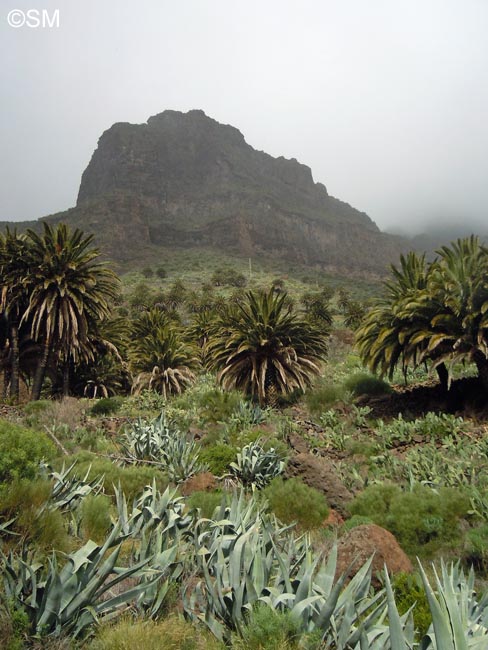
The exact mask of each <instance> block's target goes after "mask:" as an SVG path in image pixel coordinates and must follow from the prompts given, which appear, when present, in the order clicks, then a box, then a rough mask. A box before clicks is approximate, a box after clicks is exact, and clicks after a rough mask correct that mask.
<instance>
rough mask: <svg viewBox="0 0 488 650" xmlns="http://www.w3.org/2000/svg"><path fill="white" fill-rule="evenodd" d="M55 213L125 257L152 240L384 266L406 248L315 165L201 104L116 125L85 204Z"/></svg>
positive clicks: (365, 267)
mask: <svg viewBox="0 0 488 650" xmlns="http://www.w3.org/2000/svg"><path fill="white" fill-rule="evenodd" d="M50 219H53V220H56V221H60V220H66V221H68V222H69V223H72V224H73V225H76V226H79V227H82V228H83V229H84V230H86V231H93V232H96V234H97V240H98V243H99V245H101V246H102V248H103V249H104V250H105V252H106V253H107V254H109V255H110V256H111V257H113V258H115V259H117V260H119V261H123V260H129V259H130V258H131V257H140V252H141V249H143V247H144V246H147V245H164V246H172V247H185V248H188V247H193V246H206V247H217V248H219V249H222V248H225V249H226V250H227V251H228V252H235V253H237V254H242V255H249V256H259V255H262V254H266V255H273V256H278V257H285V258H288V259H290V260H293V261H299V262H303V263H305V264H315V265H321V266H323V267H326V268H328V269H330V270H333V269H336V270H338V271H344V270H354V271H359V272H362V271H369V272H380V271H381V270H382V269H383V268H384V267H385V266H386V265H387V263H388V262H389V261H392V260H394V259H395V258H396V257H397V256H398V254H399V252H400V249H401V244H400V240H399V239H397V238H394V237H391V236H388V235H385V234H382V233H381V232H380V231H379V230H378V228H377V226H376V225H375V224H374V223H373V221H371V219H370V218H369V217H368V216H367V215H366V214H365V213H363V212H359V211H358V210H355V209H354V208H352V207H351V206H350V205H348V204H347V203H344V202H342V201H339V200H338V199H335V198H333V197H331V196H329V194H328V193H327V190H326V188H325V187H324V185H322V184H320V183H314V181H313V178H312V173H311V170H310V168H309V167H307V166H306V165H302V164H300V163H298V162H297V161H296V160H294V159H292V160H287V159H285V158H273V157H272V156H269V155H268V154H266V153H263V152H261V151H256V150H255V149H253V148H252V147H251V146H249V145H248V144H247V143H246V142H245V140H244V137H243V136H242V134H241V133H240V132H239V131H238V130H237V129H235V128H234V127H232V126H227V125H223V124H219V123H218V122H216V121H215V120H213V119H211V118H209V117H207V116H206V115H205V114H204V113H203V111H197V110H195V111H189V112H188V113H180V112H177V111H164V112H163V113H160V114H159V115H155V116H154V117H151V118H149V120H148V121H147V123H146V124H137V125H135V124H128V123H118V124H114V125H113V126H112V127H111V128H110V129H108V130H107V131H105V133H103V134H102V136H101V138H100V140H99V142H98V147H97V149H96V150H95V152H94V154H93V156H92V159H91V161H90V163H89V165H88V167H87V168H86V170H85V172H84V173H83V176H82V179H81V185H80V191H79V194H78V201H77V205H76V207H75V208H73V209H71V210H68V211H66V212H63V213H59V214H57V215H53V216H52V217H50Z"/></svg>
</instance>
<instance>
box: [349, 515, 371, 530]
mask: <svg viewBox="0 0 488 650" xmlns="http://www.w3.org/2000/svg"><path fill="white" fill-rule="evenodd" d="M365 524H374V521H373V520H372V519H371V518H370V517H365V516H364V515H353V516H352V517H351V518H350V519H346V521H345V522H344V523H343V524H342V526H341V532H342V533H347V532H349V531H350V530H352V529H353V528H357V526H364V525H365Z"/></svg>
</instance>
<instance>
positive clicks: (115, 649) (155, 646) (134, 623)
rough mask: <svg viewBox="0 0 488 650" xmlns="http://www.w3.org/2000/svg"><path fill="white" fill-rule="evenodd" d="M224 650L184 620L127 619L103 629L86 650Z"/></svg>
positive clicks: (176, 618)
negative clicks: (135, 649) (142, 649)
mask: <svg viewBox="0 0 488 650" xmlns="http://www.w3.org/2000/svg"><path fill="white" fill-rule="evenodd" d="M134 648H144V650H161V649H162V648H166V649H167V650H224V645H223V644H221V643H220V642H219V641H217V640H216V639H215V637H213V636H212V634H211V633H210V632H208V631H207V630H205V629H204V628H200V627H199V628H196V627H194V626H193V625H192V624H191V623H189V622H188V621H185V620H184V619H183V618H182V617H180V616H176V615H172V616H169V617H168V618H166V619H164V620H162V621H151V620H132V619H130V618H127V619H125V620H123V621H119V622H118V623H117V624H116V625H113V626H108V625H107V626H102V627H101V628H99V630H98V632H97V636H96V638H95V639H94V640H93V641H92V642H91V643H89V644H88V646H87V650H134Z"/></svg>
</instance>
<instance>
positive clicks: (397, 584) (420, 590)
mask: <svg viewBox="0 0 488 650" xmlns="http://www.w3.org/2000/svg"><path fill="white" fill-rule="evenodd" d="M392 586H393V591H394V593H395V602H396V606H397V609H398V612H399V613H400V615H403V614H405V613H406V612H408V610H409V609H410V608H411V607H412V606H413V607H414V608H413V622H414V626H415V629H416V630H417V632H418V636H419V638H422V637H423V636H424V635H425V634H426V633H427V630H428V629H429V626H430V624H431V623H432V614H431V612H430V607H429V601H428V600H427V594H426V593H425V589H424V585H423V583H422V579H421V577H420V575H419V574H418V573H397V574H396V575H395V576H393V578H392Z"/></svg>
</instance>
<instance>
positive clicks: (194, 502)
mask: <svg viewBox="0 0 488 650" xmlns="http://www.w3.org/2000/svg"><path fill="white" fill-rule="evenodd" d="M224 496H225V495H224V493H222V492H221V491H220V490H218V491H215V492H193V494H191V495H190V496H189V497H188V506H189V508H200V512H201V516H202V517H206V518H207V519H210V518H211V517H212V515H213V513H214V511H215V508H218V507H219V506H220V504H221V503H222V499H223V498H224Z"/></svg>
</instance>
